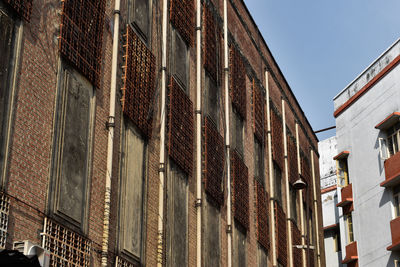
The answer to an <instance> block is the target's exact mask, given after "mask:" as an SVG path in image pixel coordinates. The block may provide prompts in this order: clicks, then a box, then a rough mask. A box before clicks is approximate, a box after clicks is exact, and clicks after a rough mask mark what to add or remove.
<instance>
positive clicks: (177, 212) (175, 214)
mask: <svg viewBox="0 0 400 267" xmlns="http://www.w3.org/2000/svg"><path fill="white" fill-rule="evenodd" d="M168 180H169V190H168V207H167V209H168V218H167V224H168V233H167V266H171V267H174V266H187V262H188V255H187V239H188V199H187V198H188V196H187V194H188V192H187V188H188V182H187V176H186V175H185V173H184V172H183V171H182V170H181V169H180V168H179V167H178V166H177V165H176V164H174V163H173V162H172V161H170V164H169V173H168Z"/></svg>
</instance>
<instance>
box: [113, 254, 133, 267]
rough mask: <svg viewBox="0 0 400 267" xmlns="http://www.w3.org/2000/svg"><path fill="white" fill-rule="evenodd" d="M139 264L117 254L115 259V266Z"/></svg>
mask: <svg viewBox="0 0 400 267" xmlns="http://www.w3.org/2000/svg"><path fill="white" fill-rule="evenodd" d="M138 266H139V265H137V264H134V263H132V262H130V261H128V260H125V259H123V258H122V257H120V256H117V257H116V259H115V267H138Z"/></svg>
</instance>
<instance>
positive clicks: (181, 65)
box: [173, 30, 188, 91]
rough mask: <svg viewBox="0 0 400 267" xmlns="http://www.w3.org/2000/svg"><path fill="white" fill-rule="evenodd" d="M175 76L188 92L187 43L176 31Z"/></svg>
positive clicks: (174, 45) (174, 48) (174, 49)
mask: <svg viewBox="0 0 400 267" xmlns="http://www.w3.org/2000/svg"><path fill="white" fill-rule="evenodd" d="M174 37H175V38H174V43H173V51H174V55H173V57H174V59H173V60H174V75H175V76H176V78H178V80H179V82H181V84H182V85H183V87H184V89H185V90H186V91H188V90H187V73H188V59H187V57H188V55H187V53H188V49H187V46H186V43H185V42H184V41H183V39H182V37H181V36H180V35H179V33H178V32H177V31H176V30H174Z"/></svg>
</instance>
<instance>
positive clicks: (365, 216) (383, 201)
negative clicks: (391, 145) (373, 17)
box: [334, 46, 400, 267]
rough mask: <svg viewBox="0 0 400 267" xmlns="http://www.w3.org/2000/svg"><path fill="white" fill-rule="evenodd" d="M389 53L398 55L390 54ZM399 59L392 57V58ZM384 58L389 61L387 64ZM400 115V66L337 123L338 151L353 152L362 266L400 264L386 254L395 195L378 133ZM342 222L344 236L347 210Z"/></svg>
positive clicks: (395, 256) (351, 169) (351, 162)
mask: <svg viewBox="0 0 400 267" xmlns="http://www.w3.org/2000/svg"><path fill="white" fill-rule="evenodd" d="M396 49H397V46H396ZM396 51H397V50H396ZM389 52H390V53H392V51H390V50H389ZM398 53H400V52H398ZM394 56H395V55H392V54H391V57H394ZM384 57H385V55H383V57H381V58H384ZM378 61H379V60H378ZM372 66H375V64H372ZM367 72H368V70H367ZM375 74H377V73H375ZM334 101H335V106H339V105H338V103H339V104H340V103H341V102H342V100H340V99H335V100H334ZM336 102H338V103H336ZM398 111H400V66H397V67H395V68H394V69H393V70H392V71H390V72H389V73H388V74H387V75H386V76H384V77H383V78H382V79H381V80H380V81H379V82H378V83H377V84H375V85H374V86H373V87H372V88H371V89H370V90H369V91H368V92H367V93H365V94H364V95H363V96H362V97H361V98H359V99H358V100H357V101H356V102H355V103H353V105H351V106H350V107H349V108H348V109H347V110H346V111H344V112H343V113H342V114H341V115H339V117H337V118H336V136H337V143H338V145H337V150H338V152H341V151H344V150H348V151H350V155H349V157H348V167H349V177H350V182H351V183H352V184H353V199H354V211H353V229H354V238H355V240H356V241H357V244H358V256H359V264H360V266H371V267H376V266H394V259H399V258H400V257H399V254H396V253H391V252H390V251H387V250H386V247H388V246H389V245H391V232H390V221H391V220H392V199H391V191H390V190H385V189H384V188H383V187H380V185H379V184H380V183H381V182H382V181H384V179H385V173H384V165H383V161H382V160H381V159H380V156H379V142H378V138H379V137H384V136H385V135H384V133H382V132H381V131H380V130H377V129H375V125H377V124H378V123H379V122H381V121H382V120H383V119H385V118H386V117H387V116H388V115H390V114H391V113H393V112H398ZM339 195H340V194H339ZM338 201H340V196H339V200H338ZM339 216H340V220H341V223H340V227H341V232H342V233H344V231H343V230H345V224H344V222H343V218H342V217H341V209H339ZM346 236H347V234H342V250H343V251H345V246H346V245H347V244H348V243H347V240H345V239H346ZM344 254H345V253H344ZM343 257H345V255H343Z"/></svg>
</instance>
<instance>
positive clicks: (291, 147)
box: [287, 136, 299, 184]
mask: <svg viewBox="0 0 400 267" xmlns="http://www.w3.org/2000/svg"><path fill="white" fill-rule="evenodd" d="M287 140H288V141H287V142H288V162H289V182H290V183H291V184H293V183H294V182H296V180H297V179H298V178H299V170H298V162H297V146H296V143H295V140H294V139H293V138H290V136H288V137H287Z"/></svg>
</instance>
